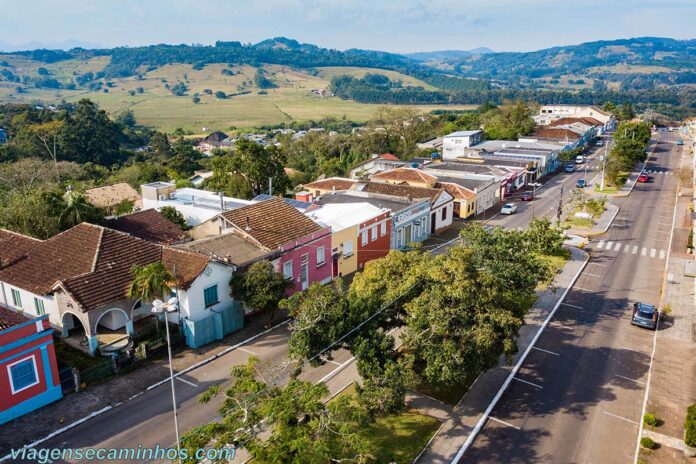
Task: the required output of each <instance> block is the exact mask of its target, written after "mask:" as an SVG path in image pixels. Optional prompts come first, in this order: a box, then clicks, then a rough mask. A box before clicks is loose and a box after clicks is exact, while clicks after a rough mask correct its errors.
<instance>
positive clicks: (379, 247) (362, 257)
mask: <svg viewBox="0 0 696 464" xmlns="http://www.w3.org/2000/svg"><path fill="white" fill-rule="evenodd" d="M389 214H390V212H389V211H385V212H383V213H382V214H380V215H379V216H377V217H375V218H372V219H370V220H369V221H366V222H363V223H361V224H360V225H359V226H358V269H363V268H364V267H365V263H366V262H368V261H372V260H373V259H378V258H381V257H383V256H387V255H388V254H389V249H390V246H391V245H390V241H391V223H392V222H391V220H390V218H389Z"/></svg>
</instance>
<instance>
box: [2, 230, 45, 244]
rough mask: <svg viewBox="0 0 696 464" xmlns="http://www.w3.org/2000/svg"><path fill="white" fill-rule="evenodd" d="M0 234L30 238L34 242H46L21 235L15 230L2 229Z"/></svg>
mask: <svg viewBox="0 0 696 464" xmlns="http://www.w3.org/2000/svg"><path fill="white" fill-rule="evenodd" d="M0 232H6V233H8V234H12V235H16V236H18V237H22V238H28V239H30V240H34V241H35V242H45V241H46V240H43V239H40V238H36V237H32V236H31V235H26V234H20V233H19V232H15V231H14V230H10V229H3V228H0Z"/></svg>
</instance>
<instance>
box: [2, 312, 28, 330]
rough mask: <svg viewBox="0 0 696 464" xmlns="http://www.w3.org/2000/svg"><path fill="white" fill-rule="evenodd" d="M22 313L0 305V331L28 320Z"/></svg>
mask: <svg viewBox="0 0 696 464" xmlns="http://www.w3.org/2000/svg"><path fill="white" fill-rule="evenodd" d="M29 320H30V319H29V318H28V317H26V316H25V315H24V314H20V313H18V312H17V311H12V310H11V309H7V308H4V307H2V306H0V331H3V330H5V329H9V328H10V327H14V326H16V325H19V324H22V323H24V322H27V321H29Z"/></svg>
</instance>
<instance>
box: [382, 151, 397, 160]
mask: <svg viewBox="0 0 696 464" xmlns="http://www.w3.org/2000/svg"><path fill="white" fill-rule="evenodd" d="M379 157H380V158H382V159H385V160H390V161H399V158H398V157H397V156H394V155H392V154H391V153H384V154H382V155H379Z"/></svg>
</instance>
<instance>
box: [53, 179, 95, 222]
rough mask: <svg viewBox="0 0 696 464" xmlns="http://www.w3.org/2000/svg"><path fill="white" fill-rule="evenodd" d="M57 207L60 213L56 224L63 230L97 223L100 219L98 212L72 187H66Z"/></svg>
mask: <svg viewBox="0 0 696 464" xmlns="http://www.w3.org/2000/svg"><path fill="white" fill-rule="evenodd" d="M57 206H58V205H57ZM59 207H60V208H61V211H60V215H59V216H58V223H59V224H60V226H61V228H62V229H63V230H65V229H69V228H71V227H74V226H76V225H78V224H80V223H82V222H99V220H100V219H101V214H100V212H99V210H98V209H97V208H95V207H94V206H92V205H90V204H89V203H88V202H87V200H86V199H85V197H84V195H83V194H82V193H81V192H78V191H77V190H75V189H74V188H73V187H68V189H67V190H66V191H65V193H64V194H63V197H62V203H61V204H60V206H59Z"/></svg>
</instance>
